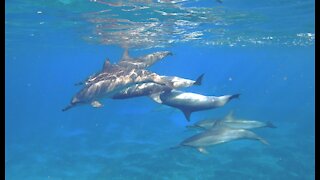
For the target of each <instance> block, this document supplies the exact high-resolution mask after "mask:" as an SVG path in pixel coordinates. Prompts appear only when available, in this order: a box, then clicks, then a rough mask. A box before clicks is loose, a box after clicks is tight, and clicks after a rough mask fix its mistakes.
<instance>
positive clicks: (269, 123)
mask: <svg viewBox="0 0 320 180" xmlns="http://www.w3.org/2000/svg"><path fill="white" fill-rule="evenodd" d="M266 126H267V127H269V128H277V126H275V125H273V124H272V122H270V121H267V122H266Z"/></svg>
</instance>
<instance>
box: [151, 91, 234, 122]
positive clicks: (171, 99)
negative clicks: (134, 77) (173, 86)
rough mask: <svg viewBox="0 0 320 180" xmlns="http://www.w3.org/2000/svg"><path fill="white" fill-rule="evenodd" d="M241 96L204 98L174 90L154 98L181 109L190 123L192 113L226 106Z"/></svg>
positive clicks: (199, 95)
mask: <svg viewBox="0 0 320 180" xmlns="http://www.w3.org/2000/svg"><path fill="white" fill-rule="evenodd" d="M239 96H240V94H234V95H224V96H204V95H201V94H196V93H190V92H183V91H178V90H172V91H168V92H164V93H161V94H158V95H155V96H153V97H152V98H153V100H155V101H156V102H158V103H161V104H164V105H167V106H171V107H175V108H178V109H180V110H181V111H182V112H183V113H184V115H185V117H186V119H187V120H188V121H190V115H191V113H192V112H196V111H203V110H208V109H213V108H217V107H221V106H224V105H225V104H226V103H228V102H229V101H230V100H231V99H235V98H238V97H239Z"/></svg>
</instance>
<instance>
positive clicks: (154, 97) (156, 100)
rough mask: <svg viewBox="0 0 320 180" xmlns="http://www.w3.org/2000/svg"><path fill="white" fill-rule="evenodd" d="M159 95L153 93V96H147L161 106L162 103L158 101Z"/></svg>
mask: <svg viewBox="0 0 320 180" xmlns="http://www.w3.org/2000/svg"><path fill="white" fill-rule="evenodd" d="M160 94H161V93H155V94H151V95H149V97H150V98H151V99H152V100H154V101H155V102H157V103H159V104H162V101H161V99H160Z"/></svg>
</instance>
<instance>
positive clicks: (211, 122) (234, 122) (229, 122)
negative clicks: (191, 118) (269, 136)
mask: <svg viewBox="0 0 320 180" xmlns="http://www.w3.org/2000/svg"><path fill="white" fill-rule="evenodd" d="M217 124H224V125H226V126H228V127H230V128H234V129H254V128H262V127H270V128H276V126H274V125H273V124H272V123H271V122H261V121H255V120H246V119H237V118H234V116H233V111H231V112H230V113H229V114H228V115H227V116H226V117H224V118H222V119H206V120H201V121H198V122H196V123H195V124H193V125H191V126H187V127H188V128H201V129H210V128H212V127H214V126H215V125H217Z"/></svg>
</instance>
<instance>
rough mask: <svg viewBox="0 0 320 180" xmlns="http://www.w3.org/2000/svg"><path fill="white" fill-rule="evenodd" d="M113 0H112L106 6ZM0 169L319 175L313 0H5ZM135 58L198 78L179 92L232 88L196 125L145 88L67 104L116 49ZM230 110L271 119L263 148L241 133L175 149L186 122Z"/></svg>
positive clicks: (116, 175) (125, 174)
mask: <svg viewBox="0 0 320 180" xmlns="http://www.w3.org/2000/svg"><path fill="white" fill-rule="evenodd" d="M110 3H111V4H110ZM5 8H6V13H5V16H6V19H5V26H6V27H5V28H6V29H5V31H6V32H5V33H6V34H5V35H6V37H5V38H6V42H5V46H6V47H5V48H6V49H5V51H6V55H5V58H6V59H5V75H6V76H5V91H6V100H5V106H6V110H5V112H6V115H5V141H6V142H5V173H6V175H5V177H6V179H8V180H11V179H19V180H20V179H25V180H29V179H30V180H37V179H57V180H58V179H59V180H60V179H61V180H62V179H63V180H65V179H78V180H80V179H219V180H220V179H272V180H273V179H275V180H276V179H299V180H300V179H308V180H309V179H315V177H314V174H315V151H314V150H315V149H314V148H315V143H314V142H315V137H314V132H315V131H314V130H315V128H314V123H315V115H314V114H315V109H314V106H315V100H314V99H315V82H314V80H315V79H314V75H315V68H314V65H315V56H314V53H315V45H314V41H315V35H314V34H315V30H314V28H315V25H314V1H309V0H307V1H306V0H304V1H302V0H301V1H289V0H277V1H275V0H271V1H256V0H244V1H236V0H224V1H223V2H222V3H218V2H216V1H211V0H207V1H206V0H203V1H201V0H199V1H191V0H190V1H188V0H186V1H177V2H172V1H171V3H170V2H164V1H143V0H140V1H85V0H83V1H73V0H69V1H67V0H60V1H44V0H43V1H28V2H26V1H22V0H7V1H6V7H5ZM125 46H126V47H129V49H130V54H131V55H132V56H133V57H137V56H140V55H145V54H148V53H152V52H156V51H171V52H172V53H173V56H169V57H166V58H165V59H164V61H161V62H158V63H157V64H155V65H153V66H152V67H151V68H150V70H151V71H152V72H156V73H158V74H160V75H170V76H179V77H183V78H188V79H195V78H196V77H198V76H199V75H200V74H202V73H205V76H204V79H203V84H202V85H201V86H194V87H189V88H185V89H183V90H184V91H188V92H189V91H190V92H195V93H200V94H204V95H225V94H234V93H240V94H241V96H240V98H239V99H236V100H232V101H231V102H230V103H229V104H227V105H225V106H224V107H221V108H217V109H212V110H208V111H202V112H195V113H193V114H192V116H191V122H187V121H186V120H185V117H184V116H183V114H182V113H181V112H180V111H179V110H177V109H174V108H171V107H168V106H165V105H160V104H157V103H155V102H153V101H151V100H150V99H149V98H148V97H140V98H132V99H126V100H111V99H103V100H102V101H101V102H102V103H103V104H104V106H103V107H102V108H98V109H97V108H92V107H91V106H90V105H83V106H78V107H75V108H74V109H71V110H69V111H67V112H62V111H61V109H62V108H64V107H65V106H66V105H67V104H68V103H69V101H70V99H71V98H72V96H73V95H74V94H75V93H76V92H78V91H79V90H80V88H81V87H79V86H74V84H75V83H76V82H79V81H81V80H83V79H85V78H86V77H87V76H89V75H91V74H93V73H95V72H97V71H99V70H100V69H101V66H102V64H103V62H104V60H105V59H106V58H107V57H108V58H110V60H111V61H112V62H114V63H115V62H117V61H118V60H119V58H120V57H121V55H122V52H123V47H125ZM231 110H234V111H235V116H236V117H239V118H243V119H254V120H258V121H270V122H272V123H273V124H274V125H275V126H277V128H274V129H272V128H261V129H254V130H252V131H253V132H255V133H257V134H258V135H259V136H261V137H263V138H265V139H266V140H267V141H268V142H269V143H270V145H269V146H267V145H264V144H262V143H260V142H258V141H250V140H239V141H233V142H228V143H225V144H220V145H216V146H211V147H208V148H207V150H208V151H209V154H201V153H199V152H198V151H197V150H195V149H192V148H187V147H184V148H179V149H174V150H173V149H170V147H173V146H176V145H177V144H179V143H180V142H181V141H182V140H184V139H186V138H188V137H190V136H192V135H194V134H196V133H197V131H192V130H188V129H186V128H185V126H186V125H190V124H193V123H195V122H197V121H199V120H201V119H205V118H219V117H223V116H225V115H226V114H227V113H228V112H230V111H231Z"/></svg>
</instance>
